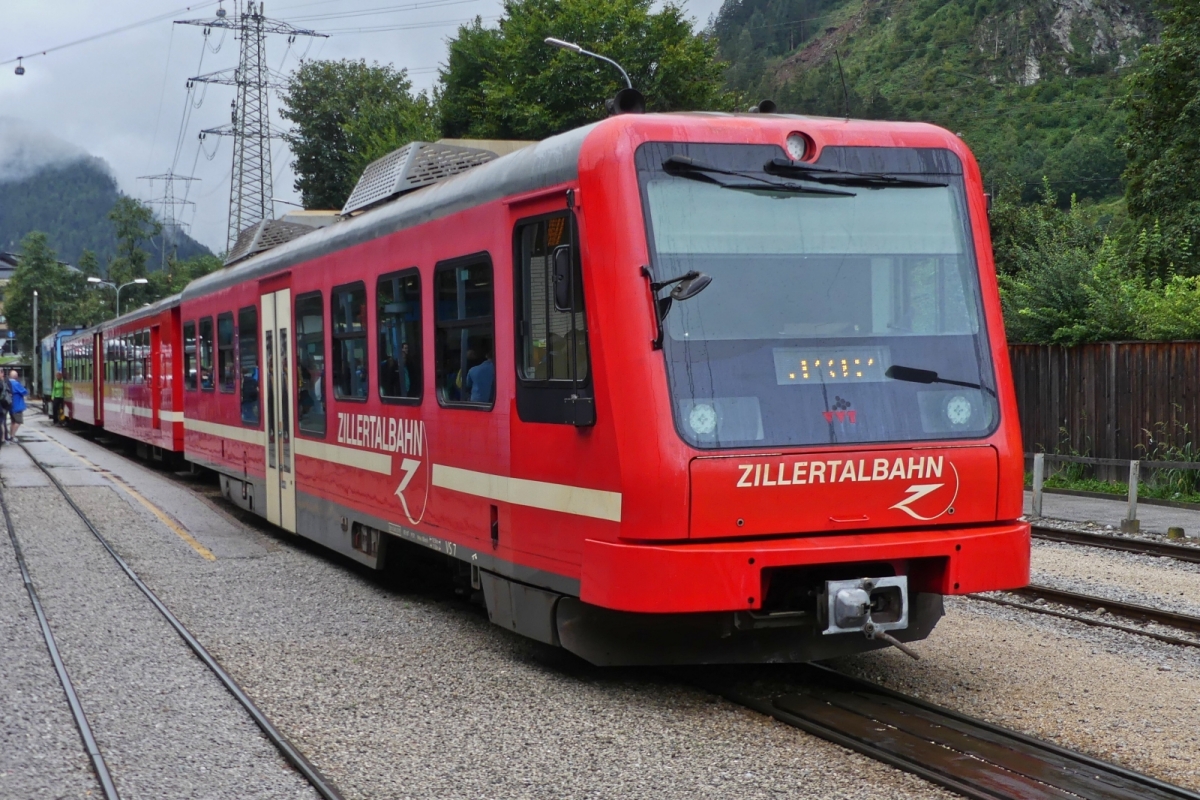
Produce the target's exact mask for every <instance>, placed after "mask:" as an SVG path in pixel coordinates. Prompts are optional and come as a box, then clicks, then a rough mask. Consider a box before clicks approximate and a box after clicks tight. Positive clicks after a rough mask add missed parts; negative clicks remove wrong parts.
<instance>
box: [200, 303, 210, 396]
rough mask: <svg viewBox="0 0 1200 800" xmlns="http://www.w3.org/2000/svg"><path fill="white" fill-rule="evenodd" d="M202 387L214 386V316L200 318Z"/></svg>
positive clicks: (207, 388) (206, 388)
mask: <svg viewBox="0 0 1200 800" xmlns="http://www.w3.org/2000/svg"><path fill="white" fill-rule="evenodd" d="M200 388H201V389H204V390H206V391H212V388H213V323H212V317H204V318H203V319H201V320H200Z"/></svg>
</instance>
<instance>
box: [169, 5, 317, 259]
mask: <svg viewBox="0 0 1200 800" xmlns="http://www.w3.org/2000/svg"><path fill="white" fill-rule="evenodd" d="M176 24H177V25H198V26H200V27H203V28H205V29H206V30H207V29H212V28H224V29H227V30H232V31H234V32H235V35H236V36H237V38H238V40H239V41H240V47H239V50H238V66H237V69H234V70H222V71H220V72H213V73H209V74H207V75H198V76H196V77H194V78H191V80H192V81H196V82H198V83H220V84H225V85H229V86H234V87H236V88H237V99H236V100H234V101H233V109H232V119H231V121H230V124H229V125H226V126H221V127H220V128H212V129H209V130H206V131H204V132H203V133H204V134H207V133H215V134H221V135H229V136H233V180H232V181H231V183H230V187H229V231H228V236H227V245H228V248H229V249H230V250H232V249H233V245H234V244H235V243H236V242H237V237H238V234H239V233H241V232H242V231H243V230H245V229H246V228H248V227H250V226H251V225H254V224H256V223H258V222H261V221H262V220H264V219H269V218H271V217H273V216H274V213H273V210H272V207H271V195H272V194H273V193H274V187H273V186H272V181H271V137H272V133H271V122H270V108H269V105H268V93H269V91H270V89H272V88H278V87H279V86H281V85H282V84H283V78H282V76H276V75H272V74H271V70H270V69H269V68H268V67H267V46H266V43H267V34H268V33H279V34H285V35H286V36H288V38H289V41H292V40H294V39H295V37H297V36H322V37H324V36H326V34H323V33H317V32H316V31H312V30H308V29H304V28H297V27H295V26H293V25H290V24H288V23H286V22H282V21H280V20H273V19H268V18H267V17H266V16H265V15H264V13H263V3H262V1H261V0H258V2H255V0H245V5H244V7H243V0H234V12H233V16H232V17H229V16H227V15H226V12H225V9H224V7H221V8H219V9H218V10H217V16H216V18H215V19H208V20H199V19H192V20H177V21H176ZM202 135H203V134H202Z"/></svg>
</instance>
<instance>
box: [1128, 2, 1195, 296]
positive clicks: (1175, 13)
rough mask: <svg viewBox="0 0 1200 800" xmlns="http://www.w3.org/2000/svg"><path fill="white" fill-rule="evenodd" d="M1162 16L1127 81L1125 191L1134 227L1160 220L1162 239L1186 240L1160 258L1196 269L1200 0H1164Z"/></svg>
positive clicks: (1150, 225) (1190, 271) (1147, 227)
mask: <svg viewBox="0 0 1200 800" xmlns="http://www.w3.org/2000/svg"><path fill="white" fill-rule="evenodd" d="M1163 22H1164V23H1165V25H1164V27H1163V31H1162V37H1161V39H1160V41H1159V43H1158V44H1156V45H1148V46H1146V47H1143V48H1142V52H1141V57H1140V63H1139V65H1138V67H1137V69H1136V70H1135V71H1134V72H1133V73H1132V74H1131V75H1130V76H1129V78H1128V80H1127V82H1126V90H1127V93H1126V99H1125V103H1126V106H1127V108H1128V119H1127V127H1128V130H1127V132H1126V134H1125V136H1124V137H1123V138H1122V140H1121V143H1122V144H1123V145H1124V149H1125V154H1126V156H1127V158H1128V159H1129V164H1128V167H1127V168H1126V170H1125V180H1126V194H1125V197H1126V201H1127V203H1128V205H1129V214H1130V217H1131V219H1132V221H1133V223H1134V226H1135V228H1136V229H1140V230H1151V229H1153V227H1154V225H1155V223H1156V222H1157V223H1159V224H1160V226H1161V233H1162V234H1163V235H1164V236H1165V237H1166V239H1167V241H1169V242H1173V243H1174V244H1175V245H1176V246H1178V247H1181V248H1186V251H1184V250H1179V251H1176V252H1173V253H1170V254H1167V255H1166V258H1167V259H1168V260H1170V261H1173V262H1174V263H1175V265H1176V268H1177V269H1178V270H1180V271H1181V272H1182V273H1183V274H1187V275H1195V274H1198V273H1200V263H1197V261H1196V259H1195V256H1194V254H1193V253H1192V252H1191V247H1190V245H1191V243H1193V242H1196V241H1197V236H1198V235H1200V195H1198V194H1197V193H1196V186H1197V184H1200V3H1198V2H1196V0H1168V2H1167V4H1166V8H1165V10H1164V13H1163ZM1157 271H1161V270H1157ZM1160 278H1163V279H1165V278H1166V276H1164V275H1160Z"/></svg>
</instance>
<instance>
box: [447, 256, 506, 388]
mask: <svg viewBox="0 0 1200 800" xmlns="http://www.w3.org/2000/svg"><path fill="white" fill-rule="evenodd" d="M433 280H434V308H435V316H436V322H437V325H436V328H435V337H434V351H435V353H436V362H435V364H434V370H435V375H436V378H437V387H438V402H439V403H442V404H443V405H472V406H476V407H486V408H491V407H492V404H493V403H494V402H495V399H496V361H495V358H496V354H495V321H494V317H493V310H492V309H493V305H492V302H493V297H492V295H493V291H494V288H495V287H494V286H493V282H492V263H491V260H490V259H489V258H488V257H487V256H486V255H485V256H482V257H480V256H472V257H470V258H466V259H459V260H456V261H453V262H450V263H446V264H439V265H438V267H437V270H436V271H435V273H434V278H433Z"/></svg>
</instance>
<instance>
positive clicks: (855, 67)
mask: <svg viewBox="0 0 1200 800" xmlns="http://www.w3.org/2000/svg"><path fill="white" fill-rule="evenodd" d="M712 30H713V32H714V34H715V35H716V37H717V39H718V42H719V47H720V52H721V55H722V57H723V58H724V59H726V60H727V61H728V62H729V68H728V71H727V73H726V77H727V80H728V81H729V84H730V86H731V88H735V89H738V90H741V91H743V92H745V93H746V94H747V95H748V96H750V97H751V98H752V99H759V98H770V99H773V100H775V102H776V103H778V104H779V106H780V109H781V110H783V111H789V112H800V113H808V114H824V115H833V116H840V115H843V114H845V113H847V106H848V111H849V114H850V115H852V116H855V117H867V118H875V119H911V120H925V121H929V122H934V123H937V124H940V125H943V126H945V127H947V128H949V129H950V130H953V131H955V132H957V133H960V134H961V135H962V137H963V138H964V140H965V141H966V142H967V143H968V144H969V145H970V146H971V148H972V150H973V151H974V152H975V154H976V156H977V157H978V158H979V161H980V164H981V166H982V167H983V170H984V178H985V181H986V182H987V184H988V185H989V187H990V188H994V189H999V188H1002V187H1005V186H1007V187H1009V188H1011V189H1015V190H1018V191H1020V192H1021V194H1022V195H1023V196H1024V198H1025V199H1026V200H1034V199H1036V198H1037V197H1038V195H1039V194H1040V192H1041V186H1042V178H1043V176H1044V177H1046V178H1048V179H1049V180H1050V182H1051V184H1052V185H1053V187H1054V189H1055V191H1056V192H1057V193H1058V195H1059V197H1060V199H1061V200H1062V201H1063V202H1066V201H1067V200H1068V199H1069V198H1070V196H1071V195H1072V194H1075V195H1077V196H1078V197H1080V198H1094V199H1105V198H1112V197H1116V196H1119V195H1120V194H1121V186H1120V180H1119V178H1120V174H1121V172H1122V170H1123V168H1124V163H1125V162H1124V157H1123V155H1122V154H1121V152H1120V150H1119V149H1118V148H1117V146H1116V138H1117V136H1118V134H1119V133H1120V132H1121V130H1122V129H1123V124H1124V117H1125V114H1124V111H1123V110H1122V109H1121V108H1120V107H1119V104H1117V102H1116V101H1117V99H1118V97H1119V95H1120V93H1121V87H1120V83H1121V73H1122V70H1123V69H1125V68H1127V67H1128V66H1129V65H1130V64H1131V63H1133V62H1134V61H1135V60H1136V58H1137V52H1138V49H1139V48H1140V47H1141V46H1142V45H1143V44H1145V43H1147V42H1149V41H1154V40H1155V38H1156V36H1157V33H1158V30H1159V25H1158V22H1157V20H1156V18H1155V15H1154V11H1153V6H1152V4H1151V3H1150V2H1149V0H1129V1H1128V2H1121V1H1120V0H727V2H726V3H725V5H724V7H723V8H722V9H721V11H720V13H719V14H718V15H717V16H716V17H715V18H714V19H713V21H712ZM839 57H840V61H841V71H842V73H844V76H845V85H846V90H843V84H842V78H841V75H840V74H839V65H838V61H839Z"/></svg>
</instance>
